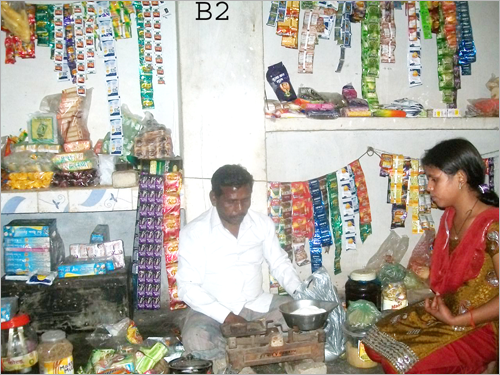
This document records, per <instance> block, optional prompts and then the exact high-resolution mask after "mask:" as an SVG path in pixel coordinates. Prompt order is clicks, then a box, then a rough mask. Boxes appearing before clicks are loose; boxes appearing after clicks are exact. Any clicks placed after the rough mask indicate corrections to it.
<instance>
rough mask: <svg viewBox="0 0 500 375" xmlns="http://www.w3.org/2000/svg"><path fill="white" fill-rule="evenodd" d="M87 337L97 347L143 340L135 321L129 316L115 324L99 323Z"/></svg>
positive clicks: (103, 347) (115, 346)
mask: <svg viewBox="0 0 500 375" xmlns="http://www.w3.org/2000/svg"><path fill="white" fill-rule="evenodd" d="M86 339H87V341H88V342H89V343H90V345H92V347H94V348H97V349H105V348H117V347H118V346H124V345H130V344H141V343H142V341H143V340H142V336H141V335H140V333H139V331H138V330H137V327H136V326H135V323H134V322H133V321H132V320H130V319H129V318H124V319H122V320H120V321H119V322H118V323H115V324H99V325H98V326H97V328H96V329H95V330H94V332H92V333H91V334H90V335H89V336H88V337H87V338H86Z"/></svg>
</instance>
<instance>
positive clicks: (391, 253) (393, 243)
mask: <svg viewBox="0 0 500 375" xmlns="http://www.w3.org/2000/svg"><path fill="white" fill-rule="evenodd" d="M409 243H410V239H409V238H408V236H406V235H404V236H402V237H400V236H399V235H398V234H397V233H396V232H395V231H393V230H391V233H389V236H387V238H386V239H385V241H384V242H383V243H382V245H380V248H379V249H378V251H377V252H376V253H375V255H374V256H372V257H371V258H370V260H368V263H367V264H366V266H365V268H366V269H370V270H373V271H375V272H378V271H379V270H380V269H381V268H382V266H383V265H384V264H385V263H393V264H395V263H399V262H401V259H403V256H404V255H405V253H406V251H407V250H408V245H409Z"/></svg>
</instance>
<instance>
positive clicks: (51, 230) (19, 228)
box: [3, 219, 64, 275]
mask: <svg viewBox="0 0 500 375" xmlns="http://www.w3.org/2000/svg"><path fill="white" fill-rule="evenodd" d="M3 236H4V239H3V245H4V260H5V273H6V274H7V275H28V274H29V273H32V272H37V273H49V272H51V271H53V270H55V269H56V267H57V266H58V265H59V264H60V263H61V262H62V261H63V260H64V244H63V241H62V239H61V237H60V235H59V233H58V232H57V227H56V219H38V220H23V219H19V220H12V221H11V222H10V223H9V224H7V225H5V226H4V231H3Z"/></svg>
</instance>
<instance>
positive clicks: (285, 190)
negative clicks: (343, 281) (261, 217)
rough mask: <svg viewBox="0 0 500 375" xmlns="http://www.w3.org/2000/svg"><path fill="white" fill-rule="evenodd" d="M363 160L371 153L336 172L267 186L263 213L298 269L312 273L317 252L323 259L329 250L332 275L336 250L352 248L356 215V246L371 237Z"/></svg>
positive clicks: (317, 260) (337, 257) (337, 263)
mask: <svg viewBox="0 0 500 375" xmlns="http://www.w3.org/2000/svg"><path fill="white" fill-rule="evenodd" d="M365 155H368V156H373V155H374V152H373V150H368V151H367V152H365V153H364V154H363V155H361V156H360V157H359V158H358V159H356V160H354V161H353V162H352V163H350V164H348V165H347V166H345V167H343V168H341V169H340V170H338V171H336V172H332V173H329V174H327V175H325V176H321V177H318V178H315V179H312V180H308V181H301V182H291V183H288V182H269V183H268V214H269V216H270V217H271V219H272V220H273V222H274V223H275V226H276V234H277V236H278V239H279V242H280V246H281V248H282V249H283V250H285V251H286V252H287V254H288V256H289V258H290V260H293V259H295V263H296V264H297V265H298V266H299V267H302V266H305V265H307V264H311V269H312V272H314V271H315V270H317V269H318V268H319V267H321V266H322V265H323V258H322V257H323V255H322V254H323V249H324V250H325V253H326V254H328V253H329V250H330V246H333V245H334V246H335V258H334V272H335V274H338V273H340V272H341V266H340V258H341V253H342V248H344V249H345V250H346V251H347V250H354V249H356V233H357V229H356V228H357V227H358V226H357V224H356V221H357V220H356V217H357V216H359V231H360V237H361V241H362V242H364V241H365V240H366V238H367V237H368V236H369V235H370V234H371V233H372V228H371V211H370V200H369V198H368V190H367V188H366V180H365V177H364V173H363V170H362V168H361V164H360V163H359V159H360V158H362V157H363V156H365ZM306 241H309V250H310V251H309V254H307V252H306V249H305V243H306ZM271 282H272V283H275V281H274V280H272V281H271ZM273 285H274V284H273Z"/></svg>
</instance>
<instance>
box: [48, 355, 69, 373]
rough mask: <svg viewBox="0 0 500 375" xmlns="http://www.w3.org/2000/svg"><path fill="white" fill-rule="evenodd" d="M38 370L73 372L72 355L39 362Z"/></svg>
mask: <svg viewBox="0 0 500 375" xmlns="http://www.w3.org/2000/svg"><path fill="white" fill-rule="evenodd" d="M40 370H41V372H42V374H73V373H74V366H73V356H71V355H70V356H69V357H66V358H63V359H60V360H58V361H50V362H43V363H41V366H40Z"/></svg>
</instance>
